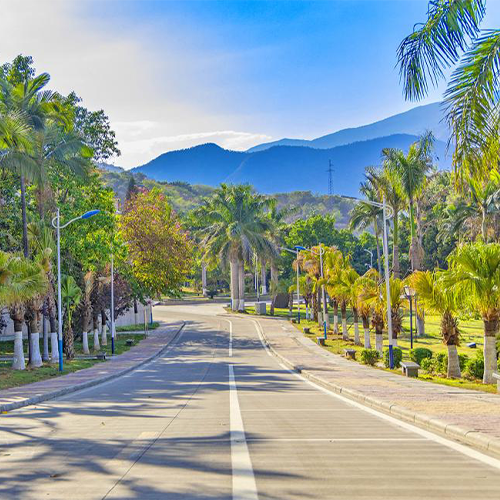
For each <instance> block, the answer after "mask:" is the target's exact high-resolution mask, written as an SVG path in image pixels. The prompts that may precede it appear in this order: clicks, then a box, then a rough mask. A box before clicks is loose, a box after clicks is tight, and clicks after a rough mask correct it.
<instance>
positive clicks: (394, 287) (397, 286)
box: [384, 276, 404, 346]
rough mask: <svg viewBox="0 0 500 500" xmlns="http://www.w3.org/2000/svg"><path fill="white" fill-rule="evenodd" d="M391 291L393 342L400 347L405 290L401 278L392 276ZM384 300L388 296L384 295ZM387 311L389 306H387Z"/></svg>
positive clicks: (390, 281)
mask: <svg viewBox="0 0 500 500" xmlns="http://www.w3.org/2000/svg"><path fill="white" fill-rule="evenodd" d="M389 283H390V289H391V320H392V340H393V345H395V346H396V345H398V336H399V334H400V333H401V330H402V329H403V316H402V313H401V307H402V305H403V297H404V288H403V282H402V281H401V280H400V279H399V278H395V277H394V276H391V277H390V278H389ZM384 300H385V301H387V297H386V295H384ZM386 310H387V304H386Z"/></svg>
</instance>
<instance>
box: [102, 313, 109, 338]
mask: <svg viewBox="0 0 500 500" xmlns="http://www.w3.org/2000/svg"><path fill="white" fill-rule="evenodd" d="M101 345H108V333H107V324H106V311H105V310H104V309H103V310H102V311H101Z"/></svg>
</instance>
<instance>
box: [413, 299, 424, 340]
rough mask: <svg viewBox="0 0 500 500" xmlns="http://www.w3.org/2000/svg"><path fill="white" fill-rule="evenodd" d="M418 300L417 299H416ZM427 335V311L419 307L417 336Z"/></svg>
mask: <svg viewBox="0 0 500 500" xmlns="http://www.w3.org/2000/svg"><path fill="white" fill-rule="evenodd" d="M415 302H416V301H415ZM424 335H425V312H424V311H422V310H421V311H419V310H418V308H417V337H423V336H424Z"/></svg>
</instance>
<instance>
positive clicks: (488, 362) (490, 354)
mask: <svg viewBox="0 0 500 500" xmlns="http://www.w3.org/2000/svg"><path fill="white" fill-rule="evenodd" d="M496 371H497V348H496V339H495V337H492V336H486V335H485V336H484V375H483V384H493V383H494V382H495V380H494V378H493V372H496Z"/></svg>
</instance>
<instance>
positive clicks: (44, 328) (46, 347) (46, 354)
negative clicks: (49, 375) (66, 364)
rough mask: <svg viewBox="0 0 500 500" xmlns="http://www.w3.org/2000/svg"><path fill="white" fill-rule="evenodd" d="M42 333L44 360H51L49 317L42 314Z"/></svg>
mask: <svg viewBox="0 0 500 500" xmlns="http://www.w3.org/2000/svg"><path fill="white" fill-rule="evenodd" d="M42 334H43V354H42V361H46V362H48V361H50V356H49V328H48V325H47V319H46V318H45V316H44V315H43V314H42Z"/></svg>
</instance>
